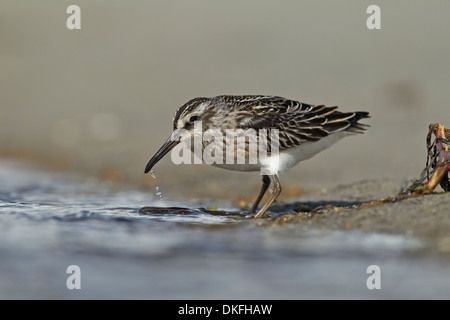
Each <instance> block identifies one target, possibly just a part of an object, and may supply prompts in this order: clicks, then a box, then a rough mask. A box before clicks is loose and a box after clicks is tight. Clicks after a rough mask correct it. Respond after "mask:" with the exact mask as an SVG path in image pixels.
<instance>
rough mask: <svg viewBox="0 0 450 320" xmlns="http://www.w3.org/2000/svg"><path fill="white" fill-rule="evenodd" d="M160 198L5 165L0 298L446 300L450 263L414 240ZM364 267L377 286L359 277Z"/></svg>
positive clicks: (0, 184)
mask: <svg viewBox="0 0 450 320" xmlns="http://www.w3.org/2000/svg"><path fill="white" fill-rule="evenodd" d="M165 195H166V196H165V197H164V199H163V200H161V199H159V197H158V196H156V195H154V192H153V194H152V193H151V192H143V191H139V190H132V189H127V190H120V191H115V190H114V189H113V188H111V186H109V185H107V184H105V183H101V182H98V181H96V180H93V179H86V178H83V177H79V176H71V175H62V174H50V173H44V172H38V171H34V170H32V169H29V168H26V167H23V166H21V165H19V164H15V163H10V162H0V298H2V299H11V298H33V299H34V298H40V299H46V298H56V299H78V298H87V299H93V298H96V299H101V298H104V299H109V298H114V299H117V298H130V299H131V298H148V299H230V298H231V299H303V298H327V299H333V298H339V299H343V298H357V299H360V298H450V294H449V291H450V290H448V288H450V271H449V270H450V268H449V265H448V263H447V262H445V261H442V260H440V259H438V258H432V257H429V256H424V255H419V254H416V253H415V250H416V249H418V248H422V247H423V246H425V245H426V244H424V243H421V242H419V241H417V240H414V239H410V238H405V237H402V236H397V235H385V234H378V233H372V234H366V233H362V232H358V231H345V232H344V231H336V232H329V231H328V232H324V231H318V230H311V229H307V230H304V228H302V226H301V225H284V226H280V225H274V226H270V227H267V226H266V227H263V226H259V225H258V223H256V222H255V221H253V220H249V219H245V218H243V217H242V216H243V215H241V213H240V212H239V211H238V210H236V209H232V208H231V210H230V208H228V209H227V210H226V211H225V214H222V215H216V214H214V215H212V214H208V213H207V212H208V211H207V210H204V209H198V208H191V207H190V206H189V205H187V204H186V203H180V202H171V201H168V200H166V198H169V197H170V192H169V191H166V192H165ZM206 205H208V204H205V206H206ZM145 206H152V207H161V209H160V210H156V209H155V210H154V212H153V214H145V215H144V214H140V213H139V209H140V208H142V207H145ZM167 207H177V208H182V209H178V210H181V211H182V212H181V211H179V212H178V213H179V214H173V212H172V211H171V210H172V209H164V208H167ZM183 208H184V209H183ZM168 212H171V213H172V214H167V213H168ZM227 212H230V213H232V214H226V213H227ZM69 265H77V266H79V268H80V271H81V276H80V278H79V279H80V283H81V289H79V290H77V289H73V290H69V289H68V288H67V286H66V280H67V278H68V277H69V276H70V274H68V273H66V270H67V267H68V266H69ZM369 265H378V266H379V267H380V269H381V278H380V279H381V289H380V290H369V289H368V288H367V286H366V280H367V278H368V277H369V274H367V273H366V269H367V267H368V266H369Z"/></svg>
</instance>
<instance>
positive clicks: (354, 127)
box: [345, 111, 370, 133]
mask: <svg viewBox="0 0 450 320" xmlns="http://www.w3.org/2000/svg"><path fill="white" fill-rule="evenodd" d="M366 118H370V115H369V113H368V112H365V111H356V112H355V113H354V116H353V117H352V118H350V119H348V121H349V122H350V126H348V128H347V129H345V131H347V132H351V133H364V131H366V130H367V128H369V127H370V125H368V124H365V123H359V122H358V121H359V120H361V119H366Z"/></svg>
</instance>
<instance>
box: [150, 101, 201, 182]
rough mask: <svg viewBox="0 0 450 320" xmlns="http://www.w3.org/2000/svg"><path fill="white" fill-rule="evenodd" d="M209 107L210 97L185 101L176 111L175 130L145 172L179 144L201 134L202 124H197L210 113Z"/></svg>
mask: <svg viewBox="0 0 450 320" xmlns="http://www.w3.org/2000/svg"><path fill="white" fill-rule="evenodd" d="M209 107H210V99H208V98H195V99H192V100H190V101H189V102H187V103H185V104H184V105H183V106H181V107H180V108H179V109H178V110H177V111H176V113H175V116H174V118H173V132H172V134H171V135H170V137H169V138H168V139H167V140H166V142H164V144H163V145H162V146H161V148H159V150H158V151H157V152H156V153H155V155H154V156H153V157H152V158H151V159H150V161H149V162H148V163H147V166H146V167H145V173H147V172H149V171H150V170H151V169H152V168H153V166H154V165H155V164H156V163H157V162H158V161H159V160H161V159H162V158H163V157H164V156H165V155H166V154H167V153H168V152H169V151H170V150H172V149H173V148H174V147H175V146H176V145H177V144H179V143H180V142H182V141H184V140H187V139H192V138H193V137H194V135H195V134H201V132H202V126H198V125H195V124H196V123H197V124H200V123H199V122H198V121H202V122H203V119H205V118H206V117H207V114H208V113H209V112H208V110H210V108H209Z"/></svg>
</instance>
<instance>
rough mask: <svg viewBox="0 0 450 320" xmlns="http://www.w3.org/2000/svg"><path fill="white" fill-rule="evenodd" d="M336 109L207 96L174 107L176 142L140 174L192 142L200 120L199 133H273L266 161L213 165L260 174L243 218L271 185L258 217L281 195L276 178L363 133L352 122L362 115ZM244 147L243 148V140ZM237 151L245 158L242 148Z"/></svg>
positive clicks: (260, 98) (273, 98)
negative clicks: (273, 150) (274, 150)
mask: <svg viewBox="0 0 450 320" xmlns="http://www.w3.org/2000/svg"><path fill="white" fill-rule="evenodd" d="M337 109H338V107H336V106H333V107H327V106H325V105H311V104H307V103H301V102H298V101H294V100H290V99H286V98H283V97H278V96H264V95H244V96H232V95H222V96H217V97H213V98H195V99H192V100H190V101H189V102H187V103H186V104H184V105H183V106H182V107H180V108H179V109H178V110H177V111H176V113H175V116H174V119H173V130H174V132H175V131H177V130H183V132H184V134H182V135H180V134H179V135H178V137H179V139H175V138H174V135H173V134H172V135H171V137H169V139H167V141H166V142H165V143H164V144H163V145H162V146H161V148H160V149H159V150H158V151H157V152H156V154H155V155H154V156H153V157H152V158H151V159H150V161H149V162H148V164H147V166H146V167H145V173H148V172H149V171H150V170H151V169H152V168H153V166H154V165H155V164H156V163H157V162H158V161H159V160H161V158H163V157H164V156H165V155H166V154H167V153H168V152H169V151H170V150H172V148H174V147H175V146H176V145H177V144H178V143H180V142H181V141H187V140H189V139H193V138H194V137H195V135H196V132H195V127H196V126H195V124H197V123H198V122H201V128H202V129H214V130H219V131H220V132H222V133H224V134H225V132H226V131H227V130H230V129H234V130H236V129H243V130H247V129H254V130H255V132H257V134H258V132H261V131H260V130H261V129H267V130H277V133H278V136H277V139H278V152H277V154H272V155H271V157H270V158H266V160H264V159H261V160H260V159H258V160H257V162H256V163H253V164H249V163H244V164H242V163H240V164H239V163H234V164H226V163H220V164H219V163H216V164H213V165H214V166H217V167H220V168H223V169H228V170H235V171H261V174H262V186H261V190H260V192H259V194H258V196H257V198H256V200H255V202H254V204H253V205H252V207H251V208H250V210H249V214H254V213H255V212H256V209H257V207H258V205H259V203H260V201H261V199H262V197H263V196H264V194H265V193H266V191H267V189H268V187H269V185H270V178H272V180H273V183H274V188H273V192H272V195H271V196H270V198H269V200H268V201H267V203H266V204H264V206H263V207H262V208H261V209H260V210H259V211H258V213H257V214H256V215H255V216H254V218H256V219H258V218H262V217H263V216H264V215H265V214H266V211H267V209H268V208H269V207H270V205H271V204H272V203H273V202H274V201H275V199H276V198H277V197H278V196H279V194H280V193H281V185H280V181H279V178H278V176H279V175H280V174H282V173H284V172H286V171H287V170H288V169H289V168H291V167H293V166H294V165H296V164H297V163H298V162H300V161H303V160H306V159H309V158H311V157H313V156H314V155H316V154H317V153H319V152H320V151H322V150H324V149H326V148H328V147H330V146H331V145H332V144H334V143H335V142H337V141H338V140H340V139H341V138H343V137H345V136H347V135H352V134H359V133H364V131H365V129H366V128H367V127H368V125H366V124H362V123H359V122H358V121H359V120H361V119H363V118H369V113H368V112H364V111H357V112H341V111H338V110H337ZM246 143H247V144H248V142H247V141H246ZM204 147H205V144H203V148H204ZM191 150H192V151H193V145H192V149H191ZM241 151H242V152H244V154H245V157H246V158H249V152H248V151H249V148H248V145H246V146H245V148H244V149H243V150H241ZM269 153H270V148H269ZM224 154H225V153H224ZM267 159H269V160H267ZM274 163H276V164H277V165H276V169H274V168H273V164H274ZM263 169H266V170H263ZM263 172H265V173H266V174H263ZM267 172H269V173H267Z"/></svg>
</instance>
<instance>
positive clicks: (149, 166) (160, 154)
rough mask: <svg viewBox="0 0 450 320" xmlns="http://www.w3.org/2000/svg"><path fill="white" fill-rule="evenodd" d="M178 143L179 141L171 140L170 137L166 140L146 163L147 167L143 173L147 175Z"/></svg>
mask: <svg viewBox="0 0 450 320" xmlns="http://www.w3.org/2000/svg"><path fill="white" fill-rule="evenodd" d="M178 143H180V141H179V140H175V141H173V140H172V136H170V137H169V139H167V141H166V142H164V144H163V145H162V146H161V148H159V150H158V151H157V152H156V153H155V155H154V156H153V157H152V158H151V159H150V161H149V162H148V163H147V166H146V167H145V171H144V173H148V172H149V171H150V170H151V169H152V168H153V166H154V165H155V164H156V163H157V162H158V161H159V160H161V159H162V158H163V157H164V156H165V155H166V154H167V153H168V152H169V151H170V150H172V149H173V147H175V146H176V145H177V144H178Z"/></svg>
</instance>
